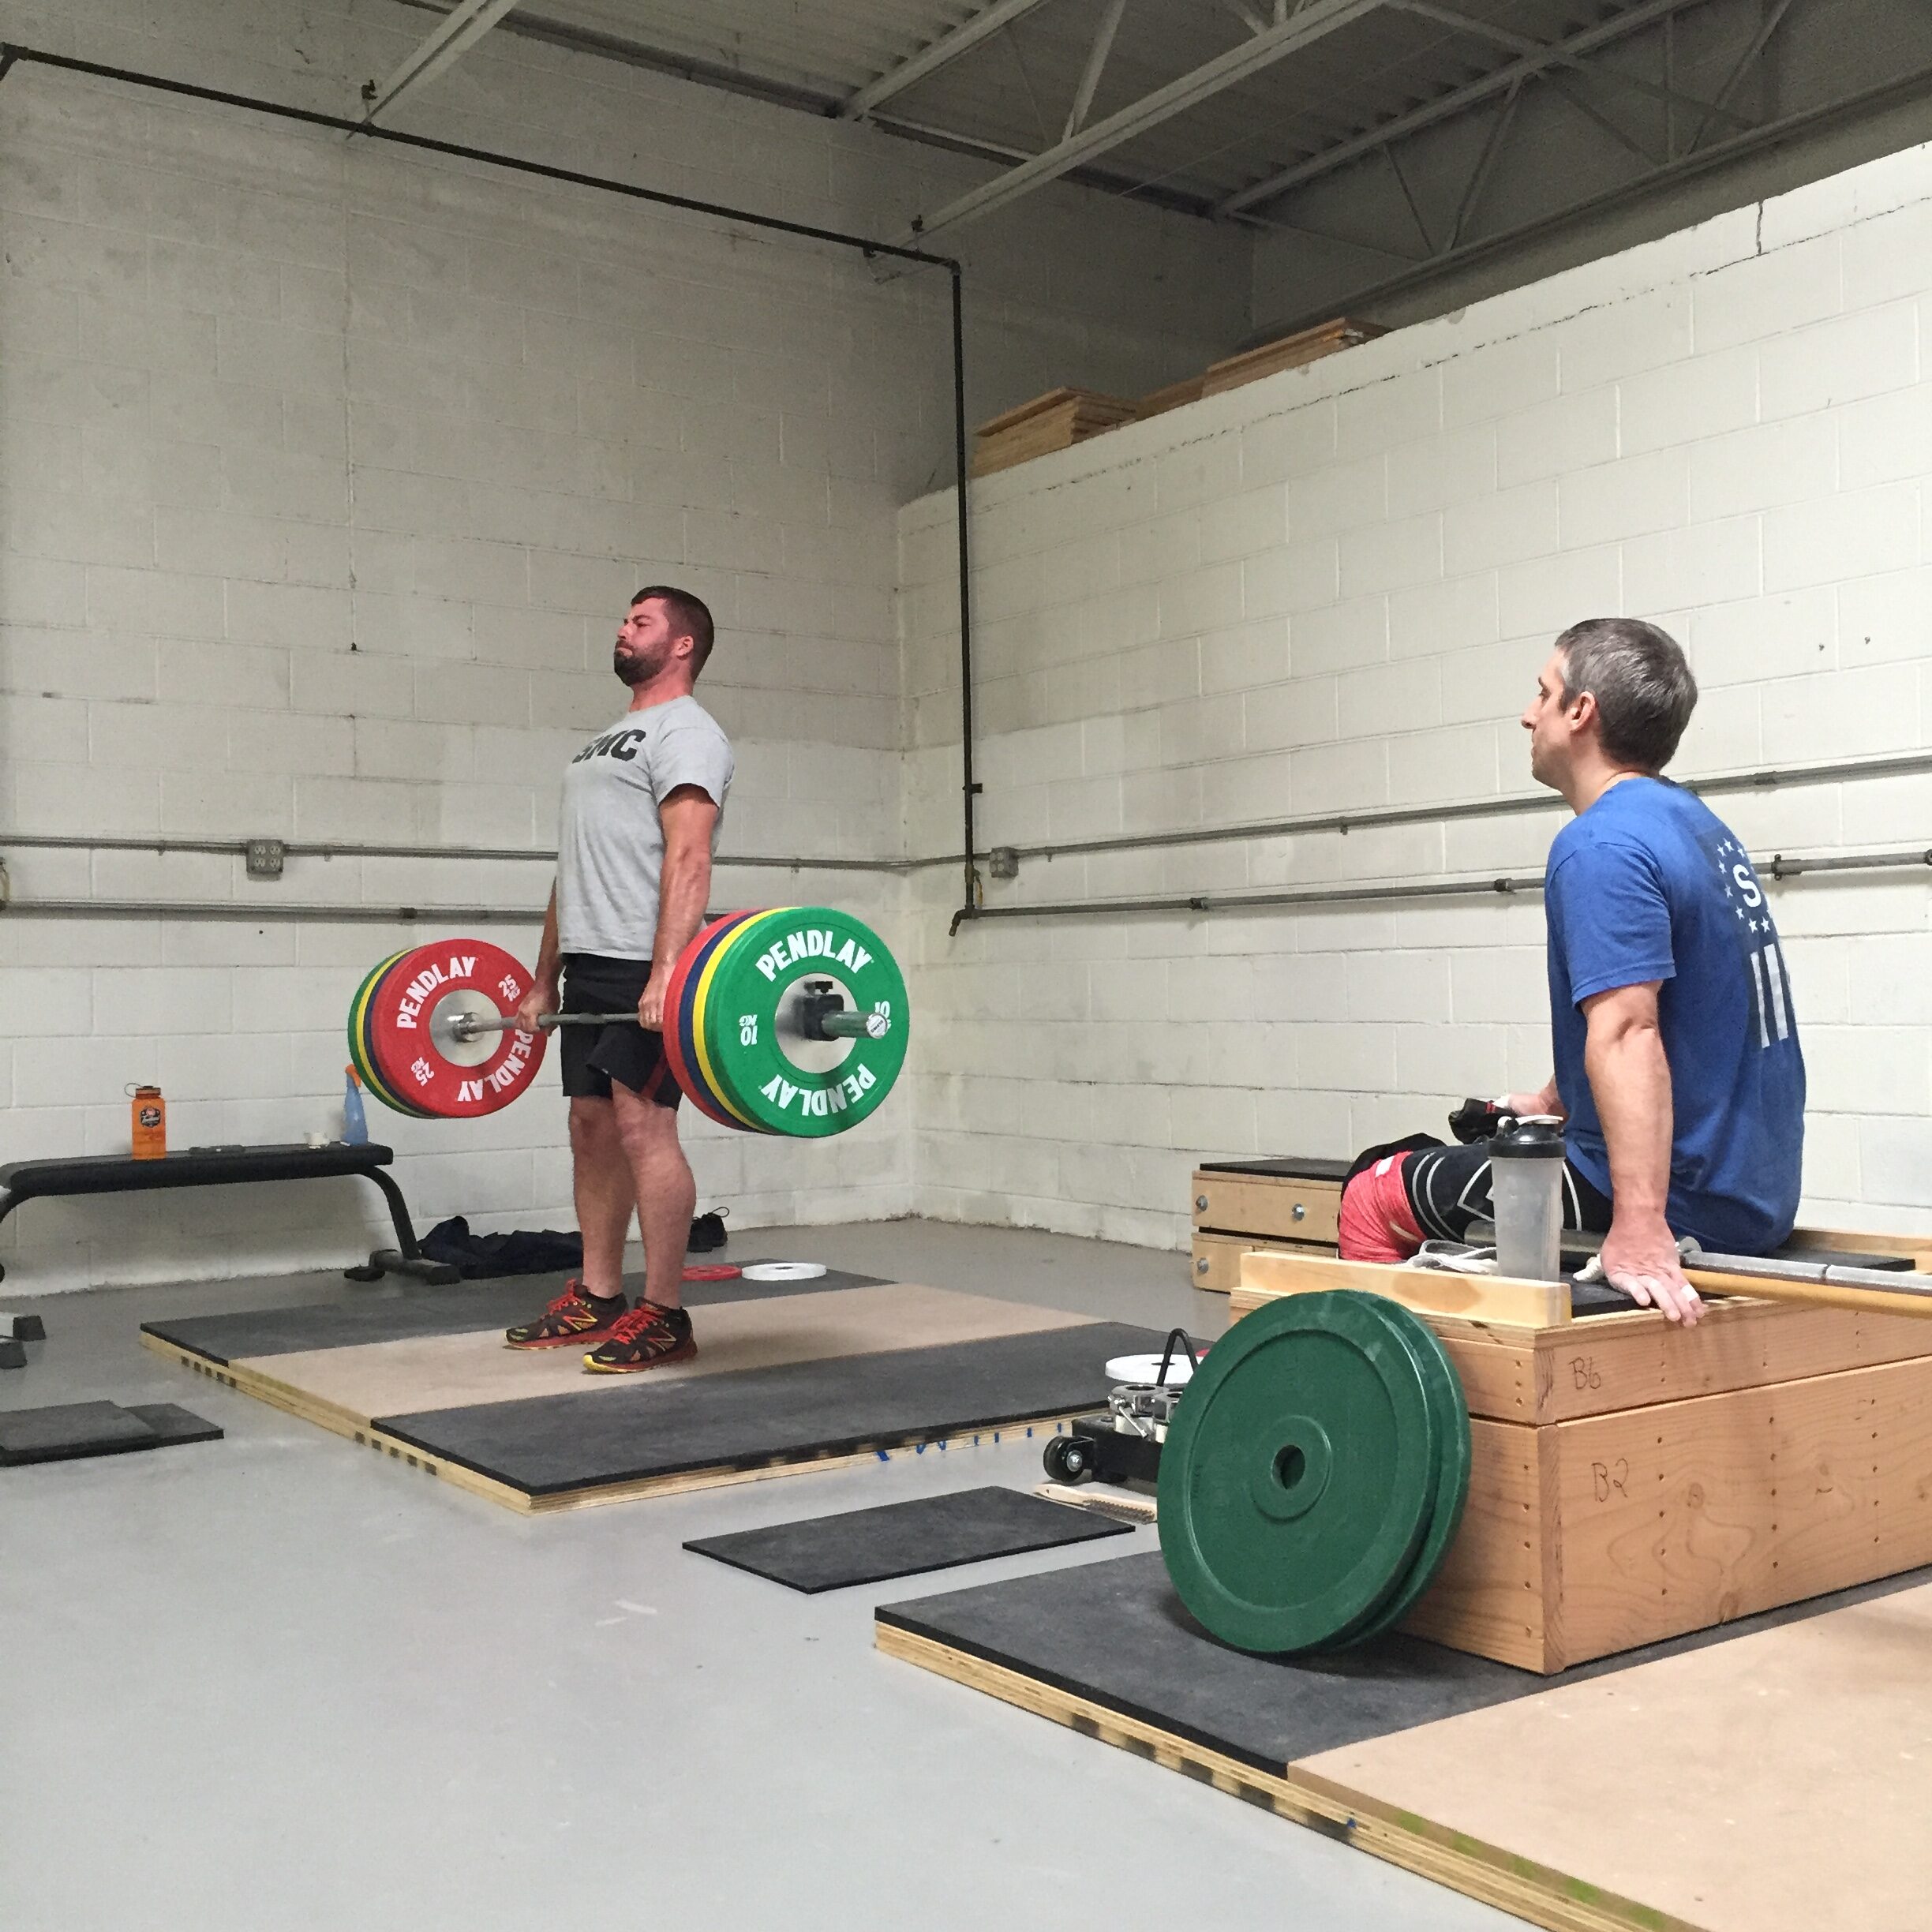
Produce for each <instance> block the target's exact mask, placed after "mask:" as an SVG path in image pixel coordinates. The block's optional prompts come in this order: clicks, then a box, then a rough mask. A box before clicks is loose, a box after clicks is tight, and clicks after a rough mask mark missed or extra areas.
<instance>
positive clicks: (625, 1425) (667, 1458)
mask: <svg viewBox="0 0 1932 1932" xmlns="http://www.w3.org/2000/svg"><path fill="white" fill-rule="evenodd" d="M819 1285H820V1286H822V1284H819ZM1163 1339H1164V1338H1163V1335H1162V1334H1161V1333H1160V1332H1159V1331H1157V1330H1155V1329H1151V1328H1136V1327H1129V1326H1128V1325H1127V1324H1125V1323H1121V1322H1089V1323H1084V1324H1081V1325H1080V1326H1079V1327H1073V1328H1059V1329H1053V1330H1049V1331H1045V1332H1043V1333H1039V1334H1035V1335H1005V1336H1001V1337H998V1338H996V1339H993V1340H990V1341H985V1342H957V1343H954V1344H952V1345H950V1346H946V1347H943V1348H928V1349H904V1350H895V1351H893V1352H891V1353H889V1354H879V1355H863V1356H848V1357H841V1358H838V1359H834V1360H831V1361H807V1362H795V1363H790V1364H788V1365H785V1366H784V1367H781V1368H751V1369H747V1370H745V1371H743V1372H741V1373H738V1374H733V1375H722V1376H711V1377H710V1378H709V1379H707V1380H698V1381H691V1382H678V1383H672V1384H670V1385H669V1386H668V1387H652V1386H651V1383H650V1376H648V1375H643V1376H638V1378H637V1386H636V1387H627V1388H623V1389H620V1390H618V1391H608V1390H600V1391H591V1392H589V1393H586V1394H584V1395H545V1396H536V1397H532V1398H530V1399H528V1400H526V1401H522V1402H485V1403H481V1404H479V1405H477V1406H475V1407H474V1408H468V1409H439V1410H427V1411H425V1412H424V1413H420V1414H417V1415H398V1416H378V1417H376V1418H375V1420H376V1426H377V1427H378V1428H380V1429H381V1430H382V1431H383V1432H384V1433H385V1434H386V1435H389V1436H395V1437H397V1438H398V1439H399V1440H402V1441H403V1442H406V1443H410V1444H412V1445H413V1446H414V1447H416V1448H418V1449H422V1450H425V1451H429V1453H430V1454H431V1455H437V1456H440V1457H442V1458H444V1459H445V1460H446V1461H448V1462H455V1463H459V1464H461V1465H462V1466H464V1467H465V1468H467V1469H472V1470H476V1471H477V1472H478V1473H480V1474H481V1475H485V1476H488V1477H492V1478H493V1479H494V1480H495V1481H498V1482H501V1483H505V1484H507V1485H509V1487H511V1488H513V1489H518V1490H521V1491H522V1492H523V1493H524V1494H526V1495H527V1496H557V1495H561V1494H565V1493H567V1492H570V1491H571V1490H574V1489H590V1488H601V1487H603V1486H605V1485H608V1484H612V1483H620V1482H635V1481H643V1480H646V1479H647V1478H650V1477H670V1476H677V1475H683V1474H686V1473H690V1472H692V1471H695V1470H716V1469H732V1470H748V1469H758V1468H761V1467H764V1466H771V1465H779V1464H784V1463H792V1462H812V1461H815V1460H818V1458H822V1457H826V1456H833V1455H851V1454H852V1453H854V1452H856V1451H860V1450H864V1449H868V1448H874V1447H878V1448H886V1447H893V1446H895V1445H897V1444H900V1443H913V1442H920V1441H936V1440H938V1439H940V1438H942V1437H944V1436H957V1435H960V1434H963V1433H964V1432H968V1431H971V1430H975V1429H982V1428H997V1427H998V1426H1000V1425H1002V1424H1004V1423H1007V1422H1016V1421H1027V1420H1030V1419H1032V1418H1034V1417H1042V1416H1062V1415H1072V1414H1073V1413H1076V1412H1077V1411H1079V1410H1085V1409H1091V1408H1096V1407H1099V1406H1103V1405H1104V1404H1105V1402H1106V1396H1107V1391H1108V1387H1109V1383H1108V1381H1107V1374H1106V1364H1107V1361H1108V1360H1109V1358H1110V1357H1113V1356H1115V1355H1127V1354H1145V1353H1146V1352H1147V1350H1149V1349H1157V1348H1159V1346H1160V1344H1161V1342H1162V1341H1163Z"/></svg>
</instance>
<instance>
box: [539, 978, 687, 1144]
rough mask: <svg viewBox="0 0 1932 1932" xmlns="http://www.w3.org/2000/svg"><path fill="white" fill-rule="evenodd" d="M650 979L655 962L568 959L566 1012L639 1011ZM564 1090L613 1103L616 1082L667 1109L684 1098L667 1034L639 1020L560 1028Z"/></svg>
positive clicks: (580, 1098) (570, 1094)
mask: <svg viewBox="0 0 1932 1932" xmlns="http://www.w3.org/2000/svg"><path fill="white" fill-rule="evenodd" d="M647 979H650V960H623V959H607V958H605V957H604V956H603V955H602V954H601V953H565V954H564V1012H565V1013H635V1012H636V1011H637V1005H638V1001H639V1000H640V999H642V998H643V996H644V983H645V982H646V980H647ZM557 1032H558V1033H559V1035H560V1036H561V1043H560V1047H559V1048H558V1050H559V1052H560V1054H561V1055H562V1058H563V1064H564V1092H565V1093H566V1094H567V1095H569V1096H570V1098H571V1099H575V1100H608V1099H609V1098H610V1097H611V1084H612V1082H613V1081H615V1082H616V1084H618V1085H619V1086H621V1087H627V1088H629V1089H630V1090H631V1092H633V1093H635V1094H642V1095H643V1096H644V1098H645V1099H647V1100H650V1101H651V1102H652V1103H654V1104H655V1105H657V1106H661V1107H675V1106H676V1105H677V1103H679V1101H680V1099H683V1094H682V1092H681V1091H680V1088H679V1087H678V1084H677V1081H676V1078H675V1077H674V1076H673V1075H672V1072H671V1065H670V1062H669V1061H668V1060H666V1059H665V1050H664V1035H662V1034H661V1033H653V1032H650V1030H649V1029H647V1028H645V1027H642V1026H640V1025H639V1024H638V1023H637V1022H636V1021H635V1020H631V1021H629V1022H627V1023H626V1024H620V1025H615V1026H605V1027H582V1026H575V1027H559V1028H557Z"/></svg>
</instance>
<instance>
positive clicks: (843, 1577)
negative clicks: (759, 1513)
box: [684, 1488, 1134, 1597]
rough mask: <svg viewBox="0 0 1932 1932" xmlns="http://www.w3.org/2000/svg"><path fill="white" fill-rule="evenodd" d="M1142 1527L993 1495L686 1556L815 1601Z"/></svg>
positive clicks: (957, 1496) (957, 1493)
mask: <svg viewBox="0 0 1932 1932" xmlns="http://www.w3.org/2000/svg"><path fill="white" fill-rule="evenodd" d="M1133 1527H1134V1526H1133V1524H1132V1523H1124V1522H1113V1521H1111V1520H1110V1519H1109V1518H1106V1517H1104V1516H1099V1515H1095V1513H1094V1512H1093V1511H1091V1510H1084V1509H1080V1508H1076V1507H1073V1506H1072V1505H1070V1504H1068V1503H1054V1502H1050V1501H1049V1500H1047V1498H1046V1497H1044V1496H1029V1495H1028V1494H1027V1492H1025V1491H1024V1490H1021V1489H1000V1488H985V1489H957V1490H954V1491H953V1492H951V1493H950V1494H949V1495H946V1496H916V1497H915V1498H914V1499H913V1500H912V1501H911V1502H909V1503H884V1504H882V1505H881V1506H880V1507H878V1508H877V1509H862V1510H846V1511H843V1512H842V1513H841V1514H840V1515H836V1516H811V1517H807V1518H805V1519H804V1520H803V1521H802V1522H788V1523H773V1524H772V1525H770V1526H769V1527H767V1528H766V1529H740V1530H737V1531H736V1532H735V1533H732V1535H730V1536H717V1537H698V1538H697V1539H696V1540H695V1541H692V1542H689V1543H687V1544H685V1545H684V1547H685V1548H687V1550H694V1551H695V1552H697V1554H698V1555H699V1556H711V1557H715V1558H716V1559H717V1561H718V1562H720V1563H729V1564H730V1565H731V1566H732V1568H733V1569H735V1570H748V1571H751V1574H753V1575H754V1576H761V1577H765V1578H769V1580H770V1581H771V1582H773V1583H782V1584H784V1586H785V1588H786V1589H795V1590H799V1591H801V1592H803V1593H804V1594H805V1595H807V1596H808V1597H809V1596H816V1595H817V1594H818V1593H819V1592H820V1591H821V1590H833V1589H850V1588H851V1587H852V1586H854V1585H856V1584H859V1583H884V1582H889V1580H890V1579H891V1578H894V1577H908V1576H917V1575H919V1574H920V1573H921V1572H922V1571H927V1570H949V1569H952V1568H953V1567H955V1566H956V1565H957V1564H960V1563H985V1562H987V1561H989V1560H990V1559H992V1558H994V1557H995V1556H1024V1555H1026V1554H1027V1553H1028V1552H1030V1551H1032V1550H1044V1549H1058V1548H1061V1546H1062V1545H1064V1544H1069V1543H1091V1542H1095V1541H1099V1538H1101V1537H1114V1536H1131V1535H1132V1534H1133Z"/></svg>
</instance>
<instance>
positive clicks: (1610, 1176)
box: [1342, 617, 1805, 1321]
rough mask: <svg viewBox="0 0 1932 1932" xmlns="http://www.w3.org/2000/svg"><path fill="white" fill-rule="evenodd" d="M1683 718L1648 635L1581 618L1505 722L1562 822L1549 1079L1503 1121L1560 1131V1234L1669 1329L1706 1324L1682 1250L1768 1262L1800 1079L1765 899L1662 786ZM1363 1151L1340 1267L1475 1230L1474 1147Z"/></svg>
mask: <svg viewBox="0 0 1932 1932" xmlns="http://www.w3.org/2000/svg"><path fill="white" fill-rule="evenodd" d="M1696 702H1697V684H1696V682H1695V680H1694V679H1693V678H1692V676H1691V675H1690V666H1689V665H1688V664H1687V663H1686V662H1685V661H1684V655H1683V651H1682V650H1680V649H1679V646H1677V644H1676V642H1675V641H1674V640H1672V638H1670V637H1669V636H1668V635H1666V634H1665V633H1664V631H1661V630H1659V629H1658V628H1657V626H1656V625H1654V624H1649V623H1642V622H1640V621H1638V620H1635V619H1631V618H1621V617H1602V618H1593V619H1592V620H1589V621H1588V622H1586V623H1579V624H1574V625H1572V626H1571V628H1570V629H1569V630H1567V631H1565V632H1564V633H1563V635H1562V636H1561V637H1559V638H1558V639H1557V640H1556V646H1555V648H1554V650H1552V652H1551V654H1550V657H1549V661H1548V663H1547V664H1546V665H1544V668H1543V670H1542V672H1541V676H1539V677H1538V679H1537V695H1536V696H1535V698H1533V700H1532V701H1531V702H1530V703H1529V706H1528V708H1527V709H1526V710H1525V711H1524V713H1523V717H1522V723H1523V725H1524V728H1526V730H1527V731H1528V732H1529V735H1530V736H1529V769H1530V771H1531V773H1533V775H1534V776H1535V777H1537V779H1539V780H1540V781H1541V782H1542V783H1543V784H1547V785H1548V786H1550V787H1551V788H1552V789H1553V790H1555V791H1557V792H1561V793H1562V794H1563V798H1564V799H1565V800H1566V801H1567V803H1568V804H1569V806H1570V808H1571V811H1574V813H1575V814H1576V816H1575V818H1574V819H1572V820H1571V822H1570V823H1569V824H1568V825H1567V826H1564V827H1563V830H1562V831H1561V832H1559V833H1558V834H1557V835H1556V841H1555V843H1554V844H1552V846H1551V848H1550V855H1549V863H1548V870H1547V871H1546V873H1545V874H1544V908H1545V913H1546V917H1547V920H1548V932H1549V983H1550V1019H1551V1030H1552V1035H1553V1039H1554V1044H1555V1048H1556V1054H1555V1058H1556V1073H1555V1075H1554V1076H1553V1077H1552V1080H1550V1082H1549V1084H1548V1086H1547V1087H1545V1088H1544V1089H1543V1090H1542V1091H1541V1092H1539V1093H1533V1094H1510V1095H1504V1096H1503V1099H1501V1101H1500V1102H1499V1103H1498V1104H1499V1105H1500V1106H1502V1107H1503V1108H1504V1109H1505V1110H1507V1111H1509V1112H1511V1113H1515V1114H1548V1115H1552V1116H1556V1117H1558V1118H1562V1119H1563V1120H1564V1121H1565V1122H1566V1125H1565V1129H1564V1143H1565V1148H1564V1151H1565V1152H1566V1154H1567V1156H1568V1159H1567V1163H1566V1166H1565V1171H1564V1207H1565V1219H1566V1221H1567V1223H1568V1225H1570V1226H1573V1227H1583V1228H1593V1229H1595V1230H1597V1231H1598V1232H1601V1233H1602V1234H1603V1235H1604V1243H1603V1265H1604V1272H1605V1273H1606V1275H1608V1277H1609V1279H1610V1280H1611V1281H1612V1282H1613V1283H1614V1284H1615V1285H1616V1286H1618V1287H1619V1288H1621V1289H1623V1290H1625V1292H1626V1293H1627V1294H1630V1295H1631V1296H1632V1297H1633V1298H1634V1299H1635V1300H1636V1301H1639V1302H1642V1303H1645V1304H1646V1305H1655V1306H1656V1307H1657V1308H1659V1309H1661V1310H1662V1311H1663V1312H1664V1314H1665V1315H1667V1316H1669V1317H1670V1318H1671V1319H1672V1320H1674V1321H1676V1320H1681V1321H1694V1320H1696V1319H1697V1317H1698V1313H1699V1312H1700V1309H1701V1304H1700V1302H1699V1301H1698V1296H1697V1292H1696V1290H1694V1289H1693V1288H1692V1287H1691V1286H1690V1283H1689V1282H1687V1281H1686V1280H1685V1279H1684V1275H1683V1270H1682V1268H1681V1267H1679V1264H1678V1257H1677V1245H1676V1244H1677V1240H1678V1237H1680V1236H1683V1235H1690V1236H1692V1237H1694V1238H1695V1239H1696V1240H1697V1241H1698V1242H1699V1243H1700V1244H1701V1245H1702V1246H1704V1247H1706V1248H1709V1249H1713V1251H1716V1252H1724V1253H1731V1254H1763V1253H1768V1252H1770V1251H1771V1250H1772V1249H1775V1248H1776V1247H1777V1246H1778V1245H1780V1243H1781V1242H1783V1241H1784V1239H1785V1238H1786V1237H1788V1235H1789V1234H1790V1233H1791V1230H1792V1222H1793V1221H1794V1220H1795V1218H1796V1215H1797V1211H1798V1196H1799V1167H1800V1163H1801V1159H1802V1156H1803V1146H1804V1102H1805V1070H1804V1058H1803V1054H1802V1053H1801V1052H1800V1051H1799V1044H1798V1024H1797V1016H1796V1013H1795V1010H1794V1007H1793V1003H1792V989H1791V980H1790V975H1789V974H1788V971H1787V969H1786V967H1785V964H1784V953H1783V951H1782V949H1781V948H1780V945H1779V943H1778V935H1777V927H1776V926H1775V925H1774V924H1773V921H1772V918H1771V912H1770V908H1769V906H1768V905H1767V904H1765V895H1764V891H1763V889H1762V887H1761V886H1759V884H1758V877H1757V874H1756V873H1755V871H1754V870H1753V868H1752V866H1751V863H1750V857H1749V856H1748V855H1747V853H1746V852H1745V850H1744V848H1743V845H1742V844H1740V843H1739V841H1738V840H1737V838H1736V837H1735V836H1734V835H1733V834H1732V832H1731V831H1730V829H1728V827H1727V826H1725V825H1724V822H1723V821H1722V820H1721V819H1720V818H1718V817H1717V814H1715V813H1714V812H1713V811H1711V810H1710V809H1709V807H1708V806H1706V805H1705V804H1704V803H1702V801H1701V800H1699V799H1697V798H1695V797H1694V796H1692V794H1690V792H1686V791H1684V790H1683V788H1681V787H1679V786H1678V785H1676V784H1672V782H1671V781H1670V780H1668V779H1667V778H1664V777H1662V776H1661V773H1662V771H1663V769H1664V766H1666V765H1667V764H1668V762H1670V759H1671V758H1672V755H1673V754H1674V753H1675V752H1676V749H1677V743H1678V740H1679V739H1680V738H1681V737H1682V736H1683V730H1684V727H1685V725H1687V724H1688V723H1689V721H1690V713H1691V710H1692V708H1693V707H1694V706H1695V704H1696ZM1366 1159H1368V1157H1366V1156H1365V1160H1366ZM1358 1167H1359V1169H1360V1171H1358V1172H1357V1174H1355V1175H1354V1176H1353V1177H1352V1178H1351V1179H1350V1184H1349V1187H1348V1189H1347V1190H1346V1192H1345V1194H1344V1198H1343V1221H1344V1229H1343V1236H1344V1238H1343V1241H1342V1253H1343V1254H1344V1255H1345V1256H1350V1257H1351V1258H1361V1259H1377V1260H1380V1259H1388V1258H1391V1255H1390V1253H1389V1252H1384V1250H1392V1251H1393V1252H1400V1251H1401V1250H1402V1249H1403V1248H1404V1247H1406V1246H1410V1245H1412V1240H1413V1242H1419V1241H1421V1239H1422V1238H1423V1237H1425V1236H1427V1235H1436V1236H1443V1237H1451V1238H1459V1237H1461V1236H1462V1234H1463V1233H1464V1232H1465V1231H1466V1229H1467V1226H1468V1225H1469V1223H1470V1221H1471V1220H1473V1219H1477V1218H1481V1217H1482V1216H1486V1215H1487V1214H1488V1208H1489V1199H1488V1195H1489V1186H1488V1181H1489V1177H1488V1155H1487V1152H1486V1150H1485V1148H1483V1147H1481V1146H1480V1145H1479V1146H1473V1147H1468V1148H1440V1147H1436V1148H1425V1149H1421V1150H1418V1151H1410V1152H1407V1153H1403V1152H1402V1151H1395V1150H1388V1151H1380V1158H1379V1159H1376V1160H1375V1161H1373V1162H1372V1163H1370V1164H1369V1165H1368V1166H1361V1164H1360V1163H1358ZM1351 1210H1352V1212H1351Z"/></svg>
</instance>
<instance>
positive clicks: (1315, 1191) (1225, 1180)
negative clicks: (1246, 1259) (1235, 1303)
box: [1189, 1159, 1347, 1294]
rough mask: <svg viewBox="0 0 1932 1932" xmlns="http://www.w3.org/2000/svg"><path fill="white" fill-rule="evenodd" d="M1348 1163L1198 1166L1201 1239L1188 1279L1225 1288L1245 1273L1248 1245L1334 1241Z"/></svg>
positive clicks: (1196, 1214) (1331, 1244) (1328, 1245)
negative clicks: (1242, 1256) (1242, 1267)
mask: <svg viewBox="0 0 1932 1932" xmlns="http://www.w3.org/2000/svg"><path fill="white" fill-rule="evenodd" d="M1346 1171H1347V1163H1346V1162H1342V1161H1321V1160H1310V1159H1297V1160H1256V1161H1223V1162H1219V1163H1206V1164H1204V1165H1203V1166H1200V1167H1197V1168H1196V1169H1195V1170H1194V1181H1193V1203H1192V1206H1193V1220H1194V1245H1193V1257H1192V1259H1193V1267H1192V1269H1191V1271H1190V1273H1189V1279H1190V1280H1191V1281H1192V1282H1193V1284H1194V1286H1196V1288H1205V1289H1211V1290H1213V1291H1214V1292H1215V1293H1216V1294H1228V1293H1229V1292H1230V1290H1232V1289H1234V1286H1236V1285H1237V1283H1238V1282H1239V1281H1240V1279H1241V1255H1242V1254H1243V1252H1245V1251H1246V1250H1248V1249H1263V1250H1275V1249H1286V1250H1287V1251H1289V1252H1294V1250H1295V1249H1296V1248H1297V1246H1299V1245H1303V1244H1307V1245H1313V1246H1315V1247H1317V1248H1325V1249H1327V1250H1328V1251H1329V1252H1331V1253H1332V1252H1334V1249H1335V1223H1336V1216H1337V1215H1338V1214H1339V1212H1340V1210H1341V1204H1342V1175H1343V1174H1344V1173H1346Z"/></svg>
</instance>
